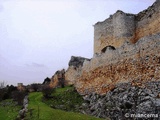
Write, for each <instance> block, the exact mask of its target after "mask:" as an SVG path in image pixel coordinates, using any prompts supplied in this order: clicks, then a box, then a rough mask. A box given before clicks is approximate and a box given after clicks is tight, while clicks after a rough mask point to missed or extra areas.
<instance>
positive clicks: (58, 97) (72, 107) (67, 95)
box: [43, 86, 84, 112]
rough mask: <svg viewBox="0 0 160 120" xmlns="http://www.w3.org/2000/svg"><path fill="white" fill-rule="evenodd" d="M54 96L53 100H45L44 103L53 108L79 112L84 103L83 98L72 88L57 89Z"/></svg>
mask: <svg viewBox="0 0 160 120" xmlns="http://www.w3.org/2000/svg"><path fill="white" fill-rule="evenodd" d="M52 96H53V98H50V99H44V100H43V102H44V103H46V104H47V105H49V106H51V107H52V108H55V109H61V110H65V111H72V112H79V106H81V105H82V103H83V102H84V101H83V98H82V96H80V95H79V94H78V93H77V91H76V90H75V89H74V87H71V86H66V87H64V88H57V89H56V90H55V91H54V92H53V93H52Z"/></svg>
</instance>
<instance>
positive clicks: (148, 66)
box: [75, 0, 160, 94]
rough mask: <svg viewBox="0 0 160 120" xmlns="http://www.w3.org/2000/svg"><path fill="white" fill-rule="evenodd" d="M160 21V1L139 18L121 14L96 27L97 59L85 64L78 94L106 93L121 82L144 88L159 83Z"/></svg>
mask: <svg viewBox="0 0 160 120" xmlns="http://www.w3.org/2000/svg"><path fill="white" fill-rule="evenodd" d="M159 21H160V0H157V1H156V2H155V3H154V4H153V5H152V6H151V7H149V8H148V9H147V10H145V11H143V12H140V13H139V14H137V15H133V14H126V13H123V12H122V11H118V12H116V13H115V14H114V15H112V16H110V18H108V19H106V20H105V21H104V22H98V23H97V24H96V25H95V26H94V29H95V32H94V56H93V58H92V59H91V60H90V61H85V62H84V63H83V67H82V70H81V75H80V76H79V77H78V79H77V80H76V82H75V86H76V89H77V91H78V92H79V93H81V94H90V93H91V92H96V93H98V94H104V93H106V92H107V91H109V90H111V89H113V88H114V86H115V85H116V84H117V83H119V82H128V81H129V82H132V84H138V85H139V86H141V85H143V83H144V82H146V81H152V80H153V81H156V80H159V79H160V24H159ZM106 46H107V47H106ZM107 48H115V49H107Z"/></svg>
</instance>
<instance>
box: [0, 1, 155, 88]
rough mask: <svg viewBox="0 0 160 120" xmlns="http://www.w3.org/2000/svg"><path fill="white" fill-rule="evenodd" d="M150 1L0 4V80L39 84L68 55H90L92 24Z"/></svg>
mask: <svg viewBox="0 0 160 120" xmlns="http://www.w3.org/2000/svg"><path fill="white" fill-rule="evenodd" d="M154 1H155V0H0V81H5V82H6V83H7V84H14V85H17V83H24V84H25V85H27V84H31V83H37V82H40V83H42V82H43V80H44V79H45V78H46V77H52V75H53V74H54V73H55V72H56V71H57V70H59V69H63V68H65V69H67V67H68V61H69V60H70V57H71V56H72V55H74V56H82V57H87V58H91V57H92V56H93V37H94V33H93V32H94V31H93V25H94V24H95V23H96V22H98V21H103V20H105V19H106V18H108V17H109V15H111V14H113V13H115V12H116V11H117V10H118V9H119V10H123V11H124V12H129V13H135V14H136V13H138V12H139V11H141V10H144V9H146V8H147V7H148V6H150V5H152V4H153V2H154Z"/></svg>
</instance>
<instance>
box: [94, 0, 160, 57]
mask: <svg viewBox="0 0 160 120" xmlns="http://www.w3.org/2000/svg"><path fill="white" fill-rule="evenodd" d="M159 16H160V2H159V0H157V1H156V2H155V3H154V4H153V5H152V6H151V7H149V8H148V9H147V10H144V11H142V12H140V13H139V14H137V15H134V14H126V13H124V12H122V11H117V12H116V13H115V14H113V15H111V16H110V18H108V19H106V20H105V21H103V22H98V23H96V24H95V25H94V54H96V53H101V50H102V49H103V48H104V47H106V46H109V45H110V46H114V47H115V48H117V47H121V46H122V45H123V44H124V42H126V41H128V42H130V43H133V44H134V43H136V42H137V41H138V40H139V39H140V38H142V37H144V36H147V35H151V34H156V33H158V32H159V31H160V17H159Z"/></svg>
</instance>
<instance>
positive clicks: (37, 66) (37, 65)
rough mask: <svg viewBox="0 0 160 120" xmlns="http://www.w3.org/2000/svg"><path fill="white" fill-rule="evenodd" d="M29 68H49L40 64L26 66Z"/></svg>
mask: <svg viewBox="0 0 160 120" xmlns="http://www.w3.org/2000/svg"><path fill="white" fill-rule="evenodd" d="M26 66H27V67H34V68H47V67H46V66H45V65H44V64H39V63H35V62H33V63H31V64H26Z"/></svg>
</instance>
